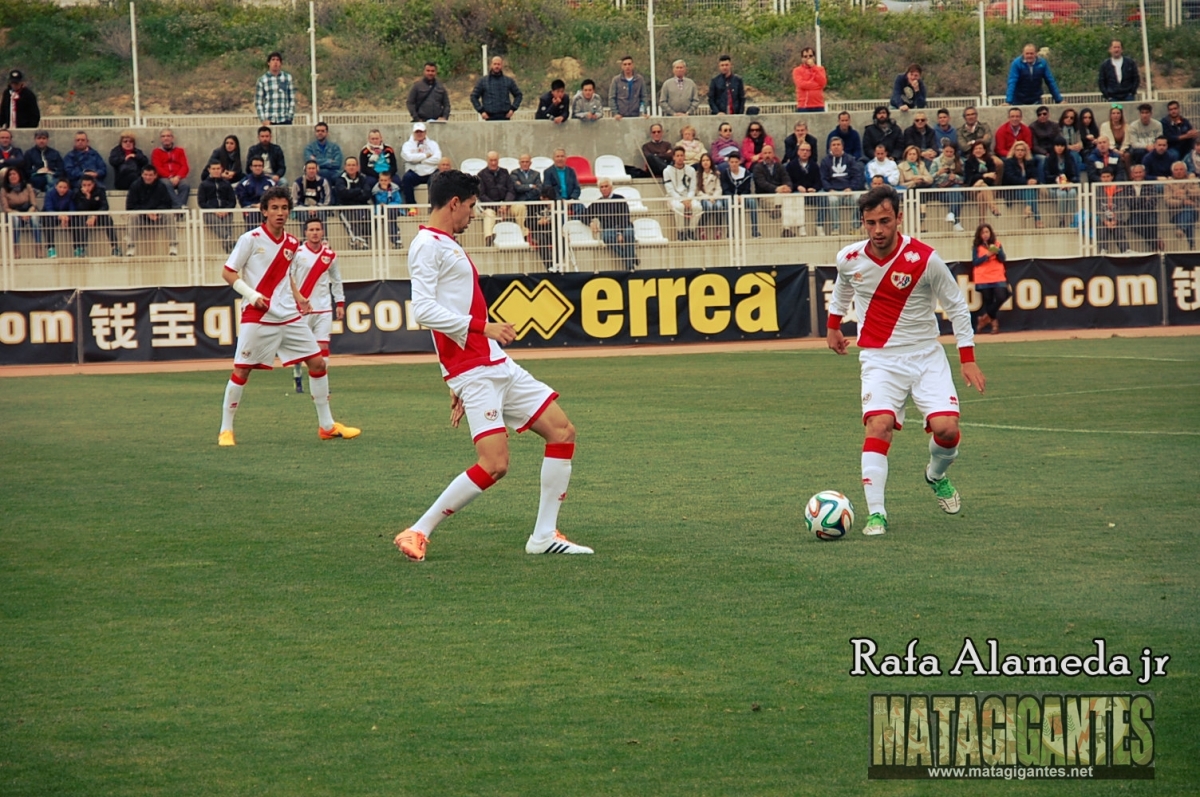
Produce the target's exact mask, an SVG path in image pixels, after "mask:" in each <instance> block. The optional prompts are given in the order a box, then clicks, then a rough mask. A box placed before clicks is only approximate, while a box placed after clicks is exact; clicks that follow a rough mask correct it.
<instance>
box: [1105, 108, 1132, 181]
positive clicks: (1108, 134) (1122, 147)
mask: <svg viewBox="0 0 1200 797" xmlns="http://www.w3.org/2000/svg"><path fill="white" fill-rule="evenodd" d="M1100 135H1102V136H1104V137H1105V138H1107V139H1108V143H1109V144H1110V145H1111V146H1112V148H1113V149H1115V150H1116V151H1117V152H1118V153H1120V155H1121V159H1122V160H1124V161H1125V168H1126V170H1127V171H1128V169H1129V166H1130V165H1131V161H1130V160H1129V147H1130V144H1129V126H1128V125H1127V124H1126V123H1125V108H1124V107H1123V106H1121V105H1119V104H1118V105H1114V106H1113V107H1112V108H1110V109H1109V110H1108V121H1107V122H1104V123H1103V124H1101V125H1100Z"/></svg>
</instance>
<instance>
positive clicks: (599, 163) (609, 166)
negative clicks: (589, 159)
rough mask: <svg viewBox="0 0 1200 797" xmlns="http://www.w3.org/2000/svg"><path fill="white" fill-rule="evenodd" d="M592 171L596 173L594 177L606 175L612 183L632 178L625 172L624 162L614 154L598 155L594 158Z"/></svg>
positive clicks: (627, 180) (624, 181) (628, 180)
mask: <svg viewBox="0 0 1200 797" xmlns="http://www.w3.org/2000/svg"><path fill="white" fill-rule="evenodd" d="M592 171H594V172H595V173H596V179H597V180H599V179H600V178H601V177H607V178H608V179H610V180H612V181H613V183H614V184H615V183H628V182H630V181H631V180H632V179H633V178H632V177H630V176H629V175H628V174H626V173H625V162H624V161H622V160H621V159H620V158H618V157H617V156H616V155H599V156H597V158H596V162H595V164H593V165H592Z"/></svg>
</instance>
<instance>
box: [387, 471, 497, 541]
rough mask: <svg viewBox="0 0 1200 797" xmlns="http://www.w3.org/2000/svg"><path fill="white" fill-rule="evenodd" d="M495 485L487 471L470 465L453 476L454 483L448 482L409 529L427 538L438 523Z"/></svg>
mask: <svg viewBox="0 0 1200 797" xmlns="http://www.w3.org/2000/svg"><path fill="white" fill-rule="evenodd" d="M495 483H496V480H495V479H493V478H492V477H491V476H490V475H488V472H487V471H485V470H484V469H483V468H481V467H479V465H472V466H471V467H470V468H468V469H467V470H465V471H463V472H462V473H460V474H458V475H457V476H455V477H454V481H452V482H450V484H449V485H447V487H446V489H445V490H443V491H442V494H441V495H439V496H438V499H437V500H436V501H434V502H433V506H431V507H429V509H428V510H427V511H426V512H425V514H424V515H422V516H421V519H420V520H418V521H417V522H416V523H414V524H412V526H410V527H409V528H411V529H412V530H413V531H419V532H421V533H422V534H424V535H425V536H426V537H428V536H429V535H430V534H432V533H433V530H434V529H436V528H437V527H438V524H439V523H441V522H442V521H443V520H445V519H446V518H448V517H450V516H451V515H453V514H454V513H455V512H457V511H458V510H460V509H462V508H463V507H464V506H466V505H467V504H469V503H471V502H472V501H474V500H475V499H476V498H478V497H479V496H480V495H482V494H483V491H484V490H486V489H487V488H489V487H491V486H492V485H493V484H495Z"/></svg>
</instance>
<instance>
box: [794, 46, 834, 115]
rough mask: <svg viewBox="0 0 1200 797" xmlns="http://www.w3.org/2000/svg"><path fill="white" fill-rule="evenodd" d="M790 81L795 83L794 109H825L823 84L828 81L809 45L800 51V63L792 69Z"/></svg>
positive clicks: (813, 110)
mask: <svg viewBox="0 0 1200 797" xmlns="http://www.w3.org/2000/svg"><path fill="white" fill-rule="evenodd" d="M792 82H793V83H795V84H796V111H797V112H799V113H804V112H806V111H811V112H814V113H816V112H820V111H824V110H825V86H826V84H828V82H829V78H828V76H827V75H826V74H825V67H823V66H820V65H818V64H817V53H816V51H815V50H813V48H811V47H805V48H804V49H803V50H801V51H800V65H799V66H797V67H796V68H795V69H793V70H792Z"/></svg>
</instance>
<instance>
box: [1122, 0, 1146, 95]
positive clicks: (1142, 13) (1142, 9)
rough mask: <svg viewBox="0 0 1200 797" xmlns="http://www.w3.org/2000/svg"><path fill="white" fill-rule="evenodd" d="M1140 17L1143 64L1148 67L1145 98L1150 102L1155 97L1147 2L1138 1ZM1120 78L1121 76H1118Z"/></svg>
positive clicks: (1143, 0) (1144, 0)
mask: <svg viewBox="0 0 1200 797" xmlns="http://www.w3.org/2000/svg"><path fill="white" fill-rule="evenodd" d="M1138 11H1139V12H1140V13H1139V16H1140V17H1141V18H1142V63H1143V64H1145V65H1146V68H1145V70H1143V71H1144V72H1145V74H1146V91H1145V92H1144V93H1143V94H1142V96H1143V98H1144V99H1146V100H1149V99H1150V98H1152V97H1153V96H1154V85H1153V83H1152V82H1151V80H1150V71H1151V70H1150V40H1149V38H1148V37H1147V36H1146V0H1138ZM1118 77H1120V75H1118Z"/></svg>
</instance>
